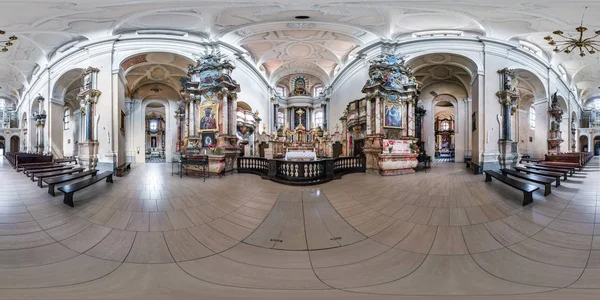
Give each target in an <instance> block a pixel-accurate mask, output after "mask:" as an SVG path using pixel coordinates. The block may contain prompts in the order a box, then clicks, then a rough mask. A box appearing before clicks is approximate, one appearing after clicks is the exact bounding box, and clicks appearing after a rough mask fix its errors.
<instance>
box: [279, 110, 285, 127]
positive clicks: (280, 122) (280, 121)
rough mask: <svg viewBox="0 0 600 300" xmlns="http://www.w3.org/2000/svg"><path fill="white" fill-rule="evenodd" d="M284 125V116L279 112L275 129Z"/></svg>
mask: <svg viewBox="0 0 600 300" xmlns="http://www.w3.org/2000/svg"><path fill="white" fill-rule="evenodd" d="M284 123H285V114H284V113H283V112H281V111H279V112H277V128H279V127H281V126H282V125H283V124H284Z"/></svg>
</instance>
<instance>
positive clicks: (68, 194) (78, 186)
mask: <svg viewBox="0 0 600 300" xmlns="http://www.w3.org/2000/svg"><path fill="white" fill-rule="evenodd" d="M112 175H113V172H102V173H100V174H98V175H96V176H93V177H91V178H88V179H85V180H82V181H79V182H75V183H72V184H69V185H65V186H61V187H59V188H58V190H59V191H61V192H63V193H64V194H65V198H64V199H63V203H64V204H66V205H68V206H70V207H75V204H74V203H73V194H74V193H75V192H77V191H79V190H82V189H84V188H86V187H88V186H91V185H92V184H94V183H96V182H100V181H102V180H103V179H105V178H106V182H110V183H112V182H113V179H112Z"/></svg>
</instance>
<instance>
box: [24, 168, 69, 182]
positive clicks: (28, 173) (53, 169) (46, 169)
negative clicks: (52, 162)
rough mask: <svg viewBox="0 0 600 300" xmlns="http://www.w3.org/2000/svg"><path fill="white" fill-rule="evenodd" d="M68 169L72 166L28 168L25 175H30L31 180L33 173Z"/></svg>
mask: <svg viewBox="0 0 600 300" xmlns="http://www.w3.org/2000/svg"><path fill="white" fill-rule="evenodd" d="M69 169H73V167H72V166H60V167H52V168H45V169H36V170H29V171H27V172H25V175H27V177H31V181H33V176H34V175H35V174H38V173H46V172H54V171H62V170H69Z"/></svg>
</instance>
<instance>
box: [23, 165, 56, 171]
mask: <svg viewBox="0 0 600 300" xmlns="http://www.w3.org/2000/svg"><path fill="white" fill-rule="evenodd" d="M62 166H63V165H59V164H47V165H37V166H27V167H23V173H25V172H26V171H31V170H39V169H47V168H54V167H62Z"/></svg>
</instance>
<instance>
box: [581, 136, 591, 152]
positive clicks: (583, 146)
mask: <svg viewBox="0 0 600 300" xmlns="http://www.w3.org/2000/svg"><path fill="white" fill-rule="evenodd" d="M589 143H590V141H589V139H588V136H587V135H585V134H583V135H580V136H579V151H581V152H588V151H590V149H589V146H588V145H589Z"/></svg>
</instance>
